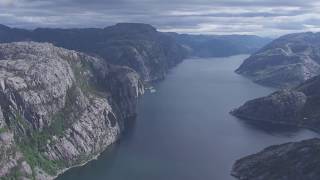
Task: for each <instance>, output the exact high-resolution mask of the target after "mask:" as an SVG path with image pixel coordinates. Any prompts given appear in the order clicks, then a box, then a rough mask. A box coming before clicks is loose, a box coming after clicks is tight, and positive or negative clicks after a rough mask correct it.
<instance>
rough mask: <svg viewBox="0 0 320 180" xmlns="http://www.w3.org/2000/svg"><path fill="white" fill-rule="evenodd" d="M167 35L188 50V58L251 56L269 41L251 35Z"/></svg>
mask: <svg viewBox="0 0 320 180" xmlns="http://www.w3.org/2000/svg"><path fill="white" fill-rule="evenodd" d="M168 34H169V35H170V36H172V37H173V38H174V39H175V40H176V41H177V42H178V43H179V44H181V45H183V46H184V47H186V49H188V52H189V56H194V57H204V58H206V57H226V56H232V55H237V54H252V53H255V52H256V51H258V50H259V49H260V48H262V47H263V46H264V45H266V44H267V43H269V42H270V41H271V39H269V38H263V37H259V36H253V35H191V34H178V33H168Z"/></svg>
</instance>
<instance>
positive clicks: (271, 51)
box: [236, 33, 320, 87]
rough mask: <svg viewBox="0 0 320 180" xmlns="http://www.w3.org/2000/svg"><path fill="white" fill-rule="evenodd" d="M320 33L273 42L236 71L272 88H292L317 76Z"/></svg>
mask: <svg viewBox="0 0 320 180" xmlns="http://www.w3.org/2000/svg"><path fill="white" fill-rule="evenodd" d="M319 40H320V33H298V34H290V35H286V36H283V37H280V38H279V39H276V40H274V41H273V42H272V43H270V44H268V45H267V46H265V47H264V48H262V49H261V50H260V51H258V52H257V53H255V54H253V55H252V56H251V57H249V58H248V59H246V60H245V61H244V63H243V64H242V65H241V66H240V67H239V68H238V69H237V70H236V72H237V73H239V74H242V75H244V76H247V77H249V78H250V79H252V80H253V81H255V82H257V83H260V84H263V85H267V86H273V87H294V86H297V85H299V84H300V83H302V82H304V81H306V80H308V79H310V78H312V77H315V76H317V75H319V74H320V65H319V63H320V43H319V42H320V41H319Z"/></svg>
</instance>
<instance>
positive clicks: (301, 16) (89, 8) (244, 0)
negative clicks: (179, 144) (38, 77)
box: [0, 0, 320, 36]
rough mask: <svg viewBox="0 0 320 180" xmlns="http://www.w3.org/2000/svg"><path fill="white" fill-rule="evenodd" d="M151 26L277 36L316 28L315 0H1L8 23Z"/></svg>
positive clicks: (2, 19) (1, 18)
mask: <svg viewBox="0 0 320 180" xmlns="http://www.w3.org/2000/svg"><path fill="white" fill-rule="evenodd" d="M118 22H142V23H148V24H152V25H153V26H155V27H156V28H158V29H159V30H161V31H175V32H179V33H193V34H256V35H262V36H278V35H282V34H286V33H292V32H300V31H320V1H319V0H0V24H4V25H8V26H11V27H20V28H29V29H30V28H35V27H62V28H69V27H105V26H109V25H113V24H115V23H118Z"/></svg>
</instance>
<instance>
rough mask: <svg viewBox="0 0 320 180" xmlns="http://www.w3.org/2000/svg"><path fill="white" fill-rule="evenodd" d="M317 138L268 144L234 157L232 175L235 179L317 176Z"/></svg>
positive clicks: (278, 179) (319, 144) (319, 153)
mask: <svg viewBox="0 0 320 180" xmlns="http://www.w3.org/2000/svg"><path fill="white" fill-rule="evenodd" d="M319 156H320V139H310V140H306V141H301V142H297V143H286V144H282V145H276V146H271V147H268V148H266V149H264V150H263V151H261V152H259V153H257V154H254V155H250V156H247V157H245V158H242V159H240V160H238V161H237V162H236V163H235V164H234V166H233V168H232V173H231V174H232V175H233V176H234V177H236V178H237V179H239V180H316V179H320V170H319V166H320V158H319Z"/></svg>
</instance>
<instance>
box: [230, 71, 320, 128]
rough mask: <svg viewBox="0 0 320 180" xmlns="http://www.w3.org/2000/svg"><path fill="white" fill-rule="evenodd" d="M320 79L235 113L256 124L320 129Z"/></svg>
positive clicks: (251, 104)
mask: <svg viewBox="0 0 320 180" xmlns="http://www.w3.org/2000/svg"><path fill="white" fill-rule="evenodd" d="M319 90H320V76H317V77H314V78H312V79H310V80H308V81H306V82H304V83H302V84H301V85H300V86H298V87H296V88H294V89H285V90H280V91H277V92H275V93H273V94H271V95H269V96H266V97H262V98H257V99H254V100H251V101H248V102H246V103H245V104H244V105H242V106H241V107H239V108H237V109H235V110H233V111H232V112H231V113H232V114H233V115H235V116H236V117H239V118H241V119H244V120H249V121H253V122H259V121H264V122H270V123H279V124H288V125H294V126H298V127H307V128H310V129H312V130H316V131H319V130H320V121H319V119H320V110H319V107H320V103H319V102H320V101H319V97H320V96H319V95H320V91H319Z"/></svg>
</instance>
